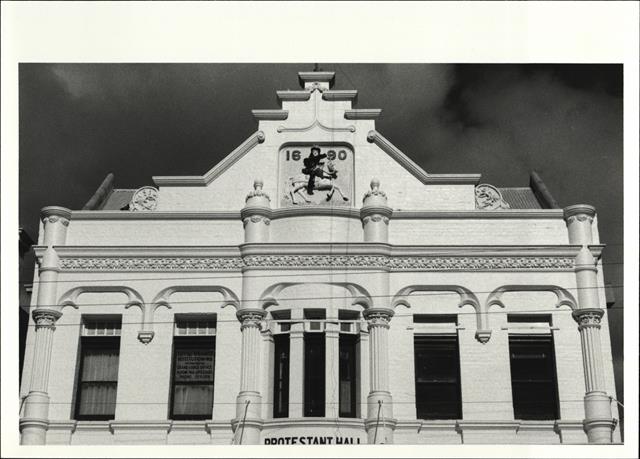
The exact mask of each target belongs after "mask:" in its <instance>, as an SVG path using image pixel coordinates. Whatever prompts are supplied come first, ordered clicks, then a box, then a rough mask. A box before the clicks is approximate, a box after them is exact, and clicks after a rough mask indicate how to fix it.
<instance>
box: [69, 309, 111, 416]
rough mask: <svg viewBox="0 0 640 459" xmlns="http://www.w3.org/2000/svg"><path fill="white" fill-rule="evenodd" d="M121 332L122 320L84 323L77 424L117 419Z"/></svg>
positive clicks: (76, 414) (87, 321) (81, 341)
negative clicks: (84, 421)
mask: <svg viewBox="0 0 640 459" xmlns="http://www.w3.org/2000/svg"><path fill="white" fill-rule="evenodd" d="M120 329H121V320H120V319H109V320H108V321H102V320H94V319H85V320H83V324H82V337H81V339H80V371H79V378H78V394H77V397H76V413H75V418H76V419H78V420H109V419H114V418H115V414H116V393H117V390H118V360H119V356H120Z"/></svg>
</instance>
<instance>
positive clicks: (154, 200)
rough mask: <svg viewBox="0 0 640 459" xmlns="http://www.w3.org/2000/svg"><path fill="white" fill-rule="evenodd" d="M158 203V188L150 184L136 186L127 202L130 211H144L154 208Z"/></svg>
mask: <svg viewBox="0 0 640 459" xmlns="http://www.w3.org/2000/svg"><path fill="white" fill-rule="evenodd" d="M157 205H158V189H157V188H154V187H152V186H143V187H142V188H138V189H137V190H136V192H135V193H133V197H132V198H131V202H130V203H129V210H131V211H145V210H156V207H157Z"/></svg>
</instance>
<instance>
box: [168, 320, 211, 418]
mask: <svg viewBox="0 0 640 459" xmlns="http://www.w3.org/2000/svg"><path fill="white" fill-rule="evenodd" d="M198 322H201V323H203V324H207V325H205V326H204V328H203V327H200V326H196V327H189V328H188V329H187V330H189V329H191V328H194V329H195V330H201V329H204V330H210V329H212V330H213V331H212V332H210V333H208V332H207V333H199V332H196V333H193V334H189V332H188V331H187V333H184V334H179V333H180V332H179V330H181V329H183V328H182V327H179V325H178V324H179V323H189V324H191V323H198ZM210 324H213V326H212V327H210V326H209V325H210ZM173 330H174V335H173V341H172V349H171V379H170V385H169V390H170V392H169V419H170V420H174V421H202V420H209V419H213V407H214V403H215V387H216V383H215V381H216V360H217V358H216V335H217V319H216V316H215V315H207V316H203V315H198V316H193V317H191V316H184V317H176V320H175V323H174V327H173ZM204 349H208V350H210V351H211V352H212V355H213V368H212V375H211V380H210V381H206V382H203V381H177V378H176V370H177V366H176V365H177V356H178V353H179V352H180V351H185V350H187V351H188V350H199V351H201V350H204ZM177 385H180V386H211V410H210V412H209V413H208V414H193V413H191V414H184V413H183V414H176V413H175V403H176V386H177Z"/></svg>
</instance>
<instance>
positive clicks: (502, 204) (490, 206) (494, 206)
mask: <svg viewBox="0 0 640 459" xmlns="http://www.w3.org/2000/svg"><path fill="white" fill-rule="evenodd" d="M510 208H511V206H509V204H508V203H507V202H506V201H505V200H504V199H503V198H502V194H501V193H500V191H499V190H498V189H497V188H496V187H494V186H493V185H489V184H487V183H482V184H480V185H478V186H477V187H476V209H482V210H498V209H510Z"/></svg>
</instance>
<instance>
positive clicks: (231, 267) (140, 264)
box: [60, 257, 244, 271]
mask: <svg viewBox="0 0 640 459" xmlns="http://www.w3.org/2000/svg"><path fill="white" fill-rule="evenodd" d="M243 266H244V264H243V263H242V259H241V258H240V257H188V258H183V257H70V258H62V259H61V260H60V268H61V269H62V270H66V271H239V270H240V269H241V268H242V267H243Z"/></svg>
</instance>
